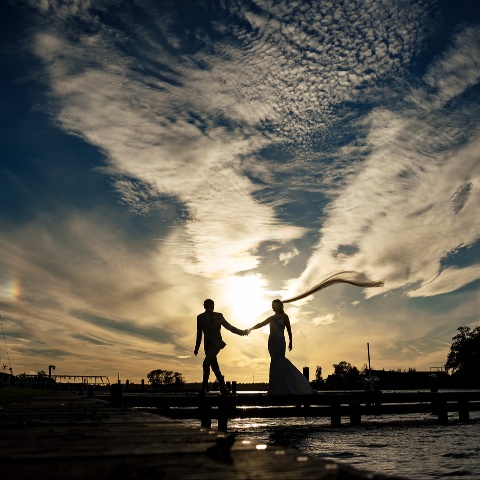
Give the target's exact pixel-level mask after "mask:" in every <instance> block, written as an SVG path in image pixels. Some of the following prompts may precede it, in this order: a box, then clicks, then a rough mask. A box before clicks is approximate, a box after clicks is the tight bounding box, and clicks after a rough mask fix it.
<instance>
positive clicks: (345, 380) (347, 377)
mask: <svg viewBox="0 0 480 480" xmlns="http://www.w3.org/2000/svg"><path fill="white" fill-rule="evenodd" d="M333 374H334V375H335V376H337V377H339V378H340V379H341V383H342V385H343V387H344V388H355V387H358V386H359V385H360V384H361V380H362V378H361V375H360V371H359V370H358V368H357V367H354V366H353V365H352V364H351V363H348V362H345V361H342V362H340V363H336V364H335V363H334V364H333Z"/></svg>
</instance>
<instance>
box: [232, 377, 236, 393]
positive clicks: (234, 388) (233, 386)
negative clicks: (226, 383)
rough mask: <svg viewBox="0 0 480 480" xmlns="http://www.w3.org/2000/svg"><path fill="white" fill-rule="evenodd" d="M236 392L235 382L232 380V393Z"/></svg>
mask: <svg viewBox="0 0 480 480" xmlns="http://www.w3.org/2000/svg"><path fill="white" fill-rule="evenodd" d="M236 394H237V382H236V381H235V380H234V381H233V382H232V395H236Z"/></svg>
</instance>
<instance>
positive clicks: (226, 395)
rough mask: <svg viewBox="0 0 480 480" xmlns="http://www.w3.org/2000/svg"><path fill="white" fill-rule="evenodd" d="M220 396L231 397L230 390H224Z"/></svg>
mask: <svg viewBox="0 0 480 480" xmlns="http://www.w3.org/2000/svg"><path fill="white" fill-rule="evenodd" d="M220 394H221V395H222V397H228V396H230V395H231V393H230V390H229V389H228V388H226V389H225V390H222V391H221V392H220Z"/></svg>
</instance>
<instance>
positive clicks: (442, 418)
mask: <svg viewBox="0 0 480 480" xmlns="http://www.w3.org/2000/svg"><path fill="white" fill-rule="evenodd" d="M437 408H438V422H439V423H440V424H441V425H447V424H448V410H447V402H446V401H444V400H442V401H439V402H438V403H437Z"/></svg>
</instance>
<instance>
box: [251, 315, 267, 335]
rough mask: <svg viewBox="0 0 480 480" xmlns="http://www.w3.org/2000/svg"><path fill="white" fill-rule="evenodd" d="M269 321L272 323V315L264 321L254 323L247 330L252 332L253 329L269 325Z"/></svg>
mask: <svg viewBox="0 0 480 480" xmlns="http://www.w3.org/2000/svg"><path fill="white" fill-rule="evenodd" d="M269 323H270V317H269V318H267V319H266V320H264V321H263V322H260V323H257V324H256V325H254V326H253V327H251V328H248V329H247V330H248V331H249V332H251V331H252V330H256V329H257V328H262V327H264V326H265V325H268V324H269Z"/></svg>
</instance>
